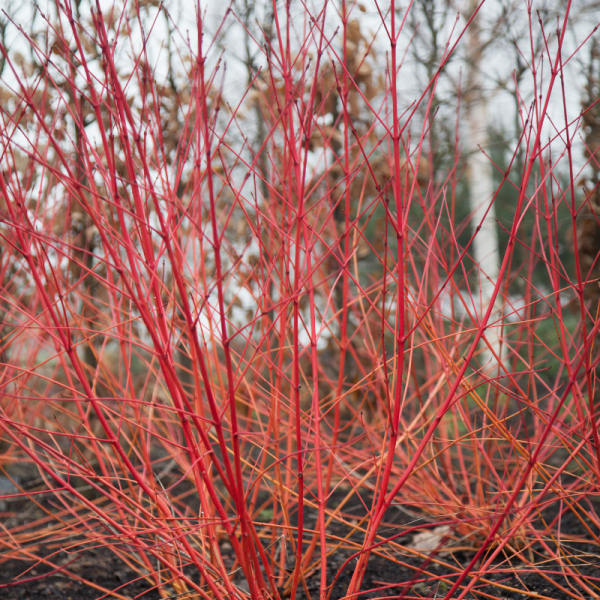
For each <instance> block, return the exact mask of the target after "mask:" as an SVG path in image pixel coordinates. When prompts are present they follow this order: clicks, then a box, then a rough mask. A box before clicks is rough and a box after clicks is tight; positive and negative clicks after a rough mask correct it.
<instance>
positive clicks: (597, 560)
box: [0, 501, 600, 600]
mask: <svg viewBox="0 0 600 600" xmlns="http://www.w3.org/2000/svg"><path fill="white" fill-rule="evenodd" d="M593 506H594V508H595V510H596V513H597V514H600V502H597V501H595V502H594V503H593ZM558 508H559V502H556V503H554V504H553V505H551V506H550V507H549V508H547V509H546V510H545V511H544V513H543V516H544V519H545V522H546V523H550V522H552V520H553V519H554V517H556V515H557V514H558V512H557V511H558ZM586 509H588V510H589V506H586ZM344 513H346V516H347V517H352V516H354V517H356V518H360V517H361V516H362V515H364V508H363V507H362V506H361V505H360V504H359V503H356V504H355V505H354V506H346V507H345V508H344ZM32 516H33V515H32ZM314 519H315V515H314V514H312V511H310V510H307V513H306V517H305V520H306V526H307V527H308V528H311V527H312V526H313V525H314ZM413 519H414V517H411V516H409V515H408V514H406V512H402V511H401V510H399V509H397V508H396V509H391V510H390V515H389V518H388V517H387V516H386V527H388V528H389V530H388V535H393V533H394V531H393V528H395V527H398V526H399V525H406V523H408V522H409V521H412V520H413ZM424 522H425V521H424ZM587 525H588V527H590V529H591V530H592V531H593V532H594V533H595V534H597V535H600V530H598V529H597V528H596V527H595V526H594V525H593V524H592V523H587ZM538 529H539V530H540V531H544V530H545V528H544V526H543V524H542V522H541V521H539V523H538ZM553 529H554V531H555V532H556V533H558V526H557V525H555V527H554V528H553ZM329 533H330V534H332V535H336V536H344V535H345V534H346V533H347V530H345V528H344V527H343V526H342V525H339V524H332V526H331V530H330V532H329ZM560 534H561V536H563V539H562V542H561V544H562V547H563V549H566V550H567V551H568V552H569V553H570V555H571V557H570V562H571V565H572V566H575V567H576V568H577V570H578V572H579V574H580V576H581V577H582V579H583V580H584V581H585V580H586V578H590V579H587V583H588V585H590V587H592V588H593V587H594V585H595V586H596V591H598V589H600V549H599V548H598V546H597V545H596V544H594V543H593V542H592V540H591V539H590V534H589V532H588V531H587V530H586V528H585V527H584V525H583V524H582V523H581V522H580V521H579V519H577V517H576V516H575V515H573V514H572V513H571V512H570V511H567V512H566V513H564V514H563V515H562V517H561V519H560ZM573 538H579V539H578V540H574V539H573ZM354 539H355V541H357V542H360V537H355V538H354ZM546 539H547V542H548V545H549V546H550V547H551V548H554V547H555V546H554V543H553V542H552V540H550V539H548V537H547V536H546ZM305 541H306V540H305ZM399 541H401V542H402V543H408V542H409V541H410V538H401V539H400V540H399ZM351 554H352V551H351V550H348V549H340V550H339V551H337V552H336V553H335V555H333V556H331V557H330V558H329V559H328V564H327V580H328V582H329V583H331V581H332V580H333V579H334V577H335V576H337V581H336V583H335V585H334V588H333V590H332V594H331V598H332V600H339V599H341V598H343V597H344V593H345V591H346V590H347V588H348V584H349V582H350V579H351V576H352V573H353V570H354V568H355V564H356V563H355V561H351V562H350V563H349V564H348V565H346V566H345V567H344V568H343V569H342V566H343V564H344V562H345V561H346V559H347V558H348V557H350V556H351ZM36 555H38V556H46V557H48V556H50V555H52V562H53V563H54V564H56V565H65V564H66V563H68V562H70V561H73V559H74V558H76V557H77V559H76V560H75V561H74V562H72V563H71V564H70V565H69V566H68V567H67V568H68V570H69V571H70V572H72V573H74V574H75V575H77V576H79V577H81V578H83V579H85V580H87V581H89V582H92V583H94V584H97V585H99V586H101V587H102V588H105V589H107V590H115V591H118V593H119V594H121V595H122V596H125V597H127V598H132V599H133V598H142V599H144V600H154V599H155V598H156V599H157V598H159V597H160V595H159V593H158V592H157V591H156V590H155V589H152V587H151V585H150V584H149V583H148V582H147V581H146V580H144V579H140V578H139V575H137V574H136V573H135V572H134V571H133V570H132V569H130V568H129V567H128V566H127V565H125V564H124V563H123V562H122V561H121V560H120V559H118V558H117V557H116V556H115V555H114V554H113V553H112V552H111V551H110V550H109V549H107V548H87V549H85V550H81V551H80V552H79V554H76V553H74V552H73V550H71V551H69V553H67V552H65V551H61V549H60V546H53V547H52V548H40V547H39V546H38V547H37V548H36ZM4 556H5V557H6V554H4ZM531 557H532V559H533V561H534V562H535V563H536V564H537V565H538V569H539V568H540V567H539V565H540V563H542V562H543V563H544V566H543V569H544V573H545V574H546V576H547V579H546V578H544V577H543V576H542V575H541V574H539V573H532V572H531V571H530V570H529V569H528V567H527V565H526V564H524V563H523V562H521V561H520V560H519V559H518V557H515V556H506V555H504V556H502V557H501V558H499V559H498V560H497V561H496V562H495V564H494V565H493V567H492V568H490V569H489V570H488V571H487V572H486V573H485V574H482V575H481V577H482V578H483V579H486V580H488V581H491V582H497V583H500V584H502V585H503V586H508V587H510V588H514V590H507V589H502V588H500V587H498V586H494V585H490V584H489V583H486V582H485V581H479V582H478V583H477V586H476V587H475V588H474V590H473V591H472V593H471V594H470V595H469V596H468V598H471V599H475V598H477V599H480V598H486V597H487V598H495V599H498V600H503V599H511V600H512V599H517V598H519V599H523V598H527V595H525V594H535V595H537V596H538V597H544V598H550V599H552V600H563V599H564V600H567V599H570V598H572V596H570V595H569V594H568V593H567V592H566V591H562V590H561V589H560V588H559V587H557V586H556V585H555V584H558V585H559V586H562V587H564V588H566V589H567V590H569V591H571V592H572V593H573V591H575V590H576V593H579V594H581V595H582V596H583V597H588V596H589V594H588V593H586V592H584V591H583V589H582V587H581V586H580V585H578V583H577V581H575V580H573V579H572V578H567V577H566V576H565V575H564V574H563V567H562V565H560V564H557V563H556V562H553V561H549V560H548V557H547V556H545V555H544V554H543V553H542V548H541V547H540V546H539V545H534V546H533V547H532V553H531ZM395 558H396V559H397V560H398V561H400V562H401V563H403V564H397V563H394V562H392V561H390V560H387V559H385V558H383V557H381V556H377V555H373V556H372V557H371V560H370V562H369V566H368V570H367V573H366V576H365V579H364V584H363V590H364V591H365V593H363V594H361V595H360V597H359V598H360V599H362V598H382V597H396V598H400V597H403V598H406V600H411V599H414V598H443V597H444V596H445V595H446V593H447V592H448V590H449V588H450V585H451V584H452V583H453V582H454V581H455V580H456V579H455V578H456V570H454V571H453V570H452V569H450V568H448V567H447V566H444V565H437V564H435V563H434V562H430V563H429V564H426V565H424V564H423V560H422V559H421V558H418V557H414V556H408V555H407V556H400V555H396V556H395ZM472 558H473V553H472V552H471V553H468V552H464V551H462V552H455V553H453V554H450V555H444V556H443V557H442V560H443V561H444V562H446V563H448V564H452V565H454V566H455V567H456V568H458V569H461V568H462V567H464V566H466V565H467V564H469V562H470V561H471V560H472ZM2 559H3V556H2V553H0V585H1V584H6V583H14V584H16V585H11V586H10V587H1V588H0V599H2V600H17V599H18V600H22V599H30V598H31V599H37V598H41V599H45V598H50V599H56V600H96V599H99V598H102V597H104V593H103V592H101V591H99V590H98V589H94V588H93V587H90V586H86V585H84V584H83V583H81V582H78V581H74V580H73V579H72V578H69V577H67V576H66V575H63V574H60V573H59V574H54V575H49V576H47V577H44V578H40V579H34V580H30V581H25V582H22V580H27V579H31V578H36V577H39V576H41V575H45V574H48V573H49V572H50V571H52V568H51V567H49V566H46V565H44V564H43V563H39V564H33V563H26V562H24V561H17V560H4V562H3V561H2ZM227 562H230V561H227ZM288 566H289V563H288ZM27 569H30V570H29V571H28V572H27V573H24V571H26V570H27ZM340 569H342V570H341V571H340ZM509 570H510V572H509V573H507V571H509ZM503 571H504V572H503ZM442 575H449V576H450V577H448V579H447V581H448V582H449V585H447V584H444V583H439V581H438V578H439V577H440V576H442ZM192 577H194V575H192ZM19 580H21V582H20V583H17V581H19ZM548 580H550V581H548ZM590 582H591V583H590ZM236 583H237V585H239V586H240V587H242V588H244V587H245V585H244V584H245V582H244V581H242V580H240V579H238V580H237V581H236ZM319 585H320V573H319V571H316V572H314V573H312V574H311V575H310V577H308V579H307V581H306V589H307V590H308V592H309V593H310V596H311V597H312V598H313V599H315V600H316V599H317V598H319ZM172 593H174V592H172ZM402 594H404V596H402ZM534 597H535V596H534ZM589 597H591V596H589ZM298 599H299V600H308V596H307V594H306V592H305V589H304V587H303V586H300V588H299V594H298Z"/></svg>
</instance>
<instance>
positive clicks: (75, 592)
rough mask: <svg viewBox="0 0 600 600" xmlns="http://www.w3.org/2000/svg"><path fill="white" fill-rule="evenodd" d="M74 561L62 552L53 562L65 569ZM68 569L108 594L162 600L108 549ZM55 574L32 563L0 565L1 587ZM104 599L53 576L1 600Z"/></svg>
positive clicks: (4, 593) (88, 553) (0, 593)
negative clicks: (4, 584)
mask: <svg viewBox="0 0 600 600" xmlns="http://www.w3.org/2000/svg"><path fill="white" fill-rule="evenodd" d="M38 554H42V555H44V554H46V555H47V554H48V553H47V552H38ZM61 554H62V556H61ZM74 557H75V556H74V555H73V554H70V555H68V556H67V555H66V554H65V553H60V552H59V553H58V554H55V555H54V556H53V561H52V562H53V563H54V564H58V565H64V564H66V563H68V562H70V561H72V560H73V558H74ZM32 566H34V568H33V569H32V570H30V571H29V572H27V573H26V574H24V575H23V576H22V577H20V575H21V574H22V573H23V572H24V571H25V570H26V569H28V568H30V567H32ZM67 569H68V570H69V571H70V572H71V573H73V574H75V575H76V576H78V577H81V578H82V579H85V580H87V581H89V582H91V583H93V584H96V585H99V586H101V587H102V588H104V589H106V590H115V591H117V592H118V593H119V594H121V595H122V596H125V597H128V598H143V599H144V600H155V599H158V598H160V594H159V593H158V591H157V590H153V589H151V586H150V585H149V584H148V583H147V582H146V581H145V580H143V579H141V580H140V579H139V575H137V574H136V573H135V572H134V571H132V570H131V569H130V568H129V567H128V566H127V565H126V564H124V563H123V562H122V561H121V560H120V559H118V558H117V557H116V556H115V555H114V554H113V553H112V552H111V551H110V550H108V549H106V548H97V549H90V550H85V551H84V552H82V553H81V554H80V555H79V558H78V559H77V560H76V561H75V562H73V563H71V564H70V565H69V566H68V567H67ZM53 570H54V569H52V568H51V567H49V566H47V565H44V564H43V563H41V564H37V565H33V563H29V564H27V563H25V562H23V561H17V560H9V561H7V562H5V563H4V564H2V565H0V583H12V582H15V580H17V578H18V579H34V578H35V577H39V576H40V575H44V574H47V573H50V572H51V571H53ZM104 596H105V593H104V592H102V591H100V590H98V589H94V588H93V587H91V586H88V585H85V584H83V583H81V582H79V581H75V580H73V579H71V578H70V577H67V576H65V575H62V574H56V575H50V576H48V577H44V578H41V579H35V580H33V581H27V582H25V583H19V584H17V585H14V586H11V587H6V588H0V598H2V600H24V599H27V600H29V599H31V600H35V599H37V598H41V599H46V598H48V599H55V600H59V599H60V600H97V599H98V598H102V597H104Z"/></svg>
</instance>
